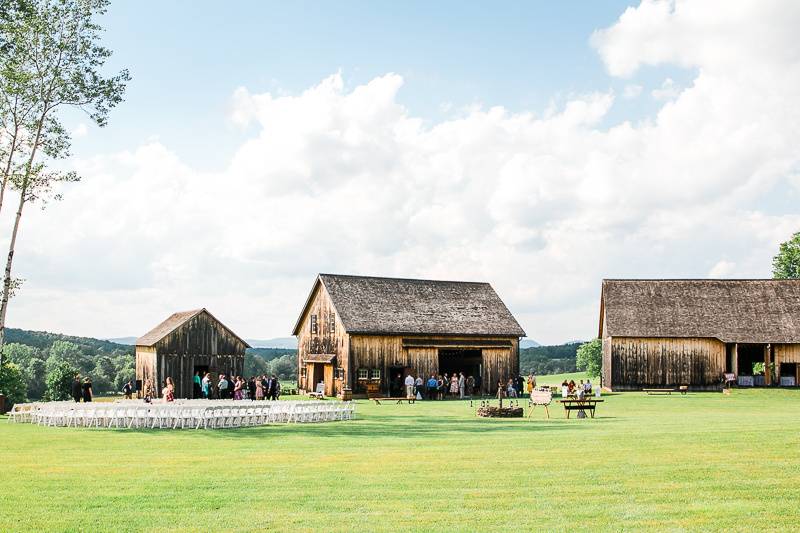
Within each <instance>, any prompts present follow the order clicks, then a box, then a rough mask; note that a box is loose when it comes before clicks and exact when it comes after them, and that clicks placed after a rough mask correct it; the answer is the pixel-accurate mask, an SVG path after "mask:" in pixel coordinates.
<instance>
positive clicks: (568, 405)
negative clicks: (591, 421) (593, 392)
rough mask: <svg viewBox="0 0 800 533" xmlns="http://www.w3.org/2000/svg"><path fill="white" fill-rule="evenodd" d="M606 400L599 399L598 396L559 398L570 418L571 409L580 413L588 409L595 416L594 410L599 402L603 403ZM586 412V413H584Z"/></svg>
mask: <svg viewBox="0 0 800 533" xmlns="http://www.w3.org/2000/svg"><path fill="white" fill-rule="evenodd" d="M603 401H605V400H598V399H597V398H584V399H583V400H578V399H577V398H575V399H568V400H559V402H561V403H562V404H564V411H566V412H567V418H569V412H570V411H578V413H581V412H584V411H586V410H588V411H589V413H590V414H591V415H592V418H594V410H595V407H597V404H598V403H601V402H603ZM584 414H585V413H584Z"/></svg>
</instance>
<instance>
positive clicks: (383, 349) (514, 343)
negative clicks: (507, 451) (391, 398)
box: [350, 335, 519, 392]
mask: <svg viewBox="0 0 800 533" xmlns="http://www.w3.org/2000/svg"><path fill="white" fill-rule="evenodd" d="M403 338H405V337H402V336H380V335H351V336H350V357H351V360H352V365H353V371H354V372H357V371H358V369H359V368H368V369H373V368H378V369H380V370H381V388H382V390H385V389H386V387H387V386H388V380H389V379H391V378H390V376H389V369H390V368H391V367H393V366H395V363H396V364H397V366H402V367H405V368H410V369H411V370H412V373H413V374H414V375H421V376H423V377H428V376H430V375H431V374H438V373H439V349H438V348H436V347H404V346H403ZM415 339H426V340H448V341H463V343H464V346H468V345H469V344H470V343H472V344H475V345H477V346H480V343H481V341H486V340H503V341H509V342H510V343H511V347H507V348H479V349H480V350H481V355H482V360H483V361H482V376H481V378H482V380H483V387H484V389H487V390H489V391H491V392H495V391H496V385H497V380H498V379H500V378H504V379H506V380H507V379H508V378H510V377H511V376H515V375H517V374H518V373H519V340H518V339H516V338H511V339H509V338H500V339H498V338H497V337H480V338H475V337H450V336H446V337H445V336H436V337H434V336H424V337H422V336H421V337H415Z"/></svg>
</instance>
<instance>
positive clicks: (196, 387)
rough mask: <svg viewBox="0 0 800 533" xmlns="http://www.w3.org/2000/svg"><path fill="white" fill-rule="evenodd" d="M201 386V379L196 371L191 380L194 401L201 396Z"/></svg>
mask: <svg viewBox="0 0 800 533" xmlns="http://www.w3.org/2000/svg"><path fill="white" fill-rule="evenodd" d="M202 391H203V385H202V378H201V377H200V371H199V370H197V371H196V372H195V373H194V377H193V378H192V398H194V399H195V400H196V399H197V398H200V396H201V395H202V394H203V392H202Z"/></svg>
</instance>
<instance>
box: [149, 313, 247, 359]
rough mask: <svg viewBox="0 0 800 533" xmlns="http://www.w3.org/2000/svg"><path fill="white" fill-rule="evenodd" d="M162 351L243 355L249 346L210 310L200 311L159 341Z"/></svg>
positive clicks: (166, 352)
mask: <svg viewBox="0 0 800 533" xmlns="http://www.w3.org/2000/svg"><path fill="white" fill-rule="evenodd" d="M153 347H154V348H155V349H156V351H157V352H158V353H159V354H175V355H196V354H204V355H221V354H225V355H236V354H241V355H242V356H244V352H245V349H246V348H247V346H246V345H245V343H244V342H243V341H242V340H241V339H239V338H238V337H237V336H236V335H234V334H233V333H231V331H230V330H229V329H228V328H226V327H225V326H223V325H222V324H221V323H220V322H219V321H217V320H216V319H214V317H212V316H211V315H210V314H208V313H207V312H205V311H204V312H202V313H199V314H198V315H197V316H195V317H192V318H191V319H190V320H188V321H187V322H186V323H185V324H183V325H182V326H180V327H179V328H177V329H176V330H175V331H173V332H171V333H170V334H168V335H166V336H165V337H164V338H163V339H161V340H160V341H158V342H156V343H155V344H154V345H153Z"/></svg>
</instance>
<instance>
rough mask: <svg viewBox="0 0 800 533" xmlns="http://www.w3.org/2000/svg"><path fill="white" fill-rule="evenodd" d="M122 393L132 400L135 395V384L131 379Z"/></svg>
mask: <svg viewBox="0 0 800 533" xmlns="http://www.w3.org/2000/svg"><path fill="white" fill-rule="evenodd" d="M122 394H123V395H124V396H125V399H126V400H130V399H131V397H132V396H133V384H132V383H131V381H130V380H128V382H127V383H126V384H125V385H124V386H123V387H122Z"/></svg>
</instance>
